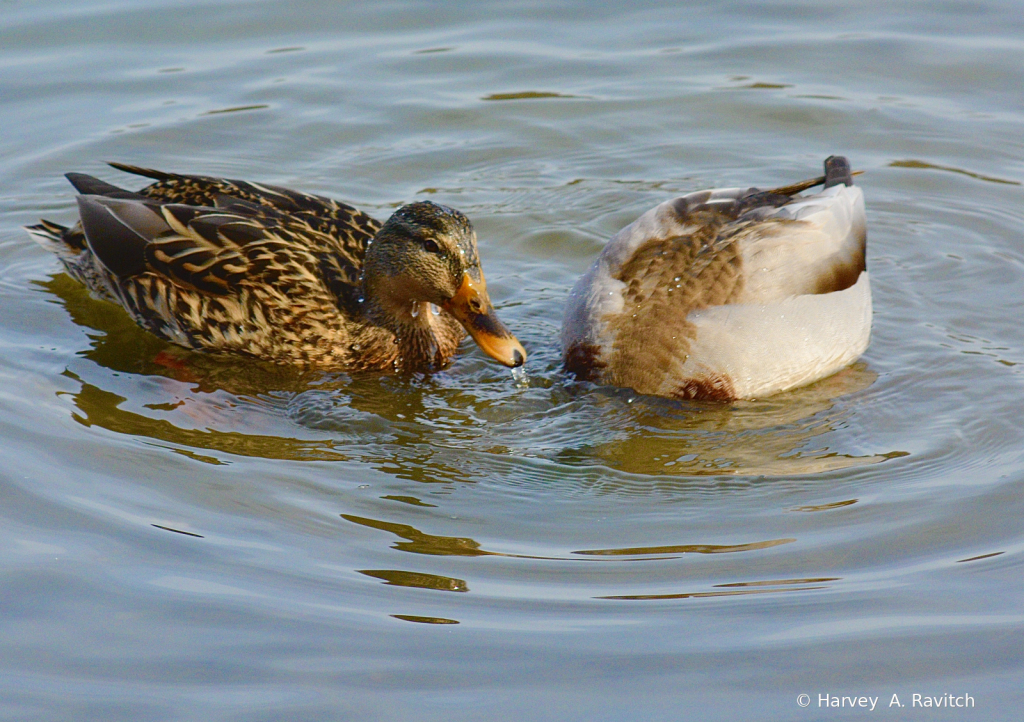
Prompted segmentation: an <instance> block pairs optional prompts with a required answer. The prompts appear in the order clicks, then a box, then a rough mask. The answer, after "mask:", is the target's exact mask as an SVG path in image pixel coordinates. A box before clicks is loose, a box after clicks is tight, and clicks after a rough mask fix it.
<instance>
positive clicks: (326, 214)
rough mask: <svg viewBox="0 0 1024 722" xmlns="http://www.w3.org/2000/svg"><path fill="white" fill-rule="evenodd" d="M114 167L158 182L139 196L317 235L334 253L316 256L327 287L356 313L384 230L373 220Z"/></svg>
mask: <svg viewBox="0 0 1024 722" xmlns="http://www.w3.org/2000/svg"><path fill="white" fill-rule="evenodd" d="M110 165H111V166H112V167H114V168H117V169H118V170H122V171H125V172H126V173H132V174H134V175H139V176H143V177H146V178H151V179H153V180H155V181H156V182H155V183H152V184H150V185H148V186H146V187H145V188H143V189H141V190H140V191H138V193H137V195H139V196H142V197H145V198H150V199H153V200H157V201H161V202H164V203H171V204H177V205H189V206H200V207H211V206H212V207H220V208H224V209H231V210H233V211H234V212H240V213H244V214H247V215H250V216H255V217H262V218H268V219H273V220H274V221H275V222H276V223H277V224H278V225H280V226H282V227H285V228H287V229H288V230H289V231H290V232H291V233H292V235H293V236H294V237H296V238H297V239H300V240H301V239H303V238H306V237H310V236H317V237H318V238H320V239H322V240H324V241H325V242H326V244H327V246H328V247H329V249H330V251H331V252H330V253H320V254H318V258H319V260H318V262H319V264H320V265H321V271H322V273H323V276H324V279H325V282H326V283H327V284H328V286H329V287H330V288H331V290H332V293H333V294H334V296H335V298H336V300H337V302H338V303H339V304H340V305H342V306H343V307H344V308H345V309H346V310H347V311H350V312H352V313H355V312H357V310H358V308H359V306H358V296H359V293H358V288H357V286H358V281H359V274H360V272H361V270H362V267H363V258H364V257H365V255H366V246H367V244H368V243H369V242H370V241H372V240H373V238H374V236H375V235H376V234H377V231H378V230H380V225H381V224H380V222H379V221H377V220H376V219H375V218H372V217H371V216H369V215H367V214H366V213H363V212H362V211H360V210H359V209H357V208H354V207H353V206H350V205H348V204H346V203H342V202H340V201H336V200H333V199H331V198H327V197H325V196H319V195H313V194H309V193H301V192H299V191H295V190H291V189H289V188H282V187H280V186H275V185H268V184H263V183H253V182H251V181H243V180H232V179H228V178H215V177H210V176H201V175H185V174H179V173H168V172H165V171H159V170H154V169H152V168H142V167H139V166H134V165H128V164H125V163H111V164H110ZM104 195H109V194H104Z"/></svg>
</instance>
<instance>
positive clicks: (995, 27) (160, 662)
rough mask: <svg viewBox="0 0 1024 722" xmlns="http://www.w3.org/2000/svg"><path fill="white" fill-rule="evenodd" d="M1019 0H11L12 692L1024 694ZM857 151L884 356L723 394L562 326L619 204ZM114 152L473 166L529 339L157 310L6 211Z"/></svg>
mask: <svg viewBox="0 0 1024 722" xmlns="http://www.w3.org/2000/svg"><path fill="white" fill-rule="evenodd" d="M1022 38H1024V21H1022V20H1021V15H1020V12H1019V7H1018V6H1017V5H1015V4H1013V3H1006V4H998V3H989V4H973V3H953V2H948V3H928V4H916V3H915V4H907V5H899V4H897V5H893V4H892V3H885V4H882V3H852V2H840V3H829V4H828V5H824V4H820V3H802V2H790V3H784V2H783V3H758V4H750V5H747V4H740V3H732V4H729V3H727V4H725V5H719V6H716V7H714V8H713V9H712V8H689V9H686V8H679V7H677V6H675V5H658V4H645V5H643V6H641V7H636V6H635V4H634V3H626V2H622V3H615V2H599V3H586V4H583V3H579V4H577V3H559V2H537V3H529V4H525V5H518V6H516V7H515V8H512V7H511V6H507V5H505V4H490V3H465V2H449V3H445V4H443V6H442V5H436V4H427V3H402V2H393V3H372V4H366V5H352V4H347V3H335V4H325V3H316V2H303V1H300V2H288V3H283V2H278V1H276V0H272V1H268V2H230V3H210V4H204V3H199V2H173V3H172V2H162V1H161V0H143V1H142V2H132V3H126V2H120V3H119V2H98V1H96V0H82V1H80V2H75V3H56V2H50V1H44V2H19V1H8V2H5V3H3V4H2V11H0V48H2V51H0V98H2V101H0V121H2V127H3V134H2V137H0V440H2V441H0V458H2V463H0V495H2V498H3V503H2V504H0V515H2V522H3V523H2V524H0V595H2V597H0V624H2V629H3V635H2V637H0V669H2V674H0V679H2V682H0V719H10V720H52V719H103V720H179V719H180V720H185V719H188V720H198V719H203V720H247V721H249V720H294V719H303V720H314V719H317V720H319V719H323V720H334V719H359V720H373V719H380V720H395V719H399V720H404V719H410V720H411V719H438V720H439V719H446V720H447V719H472V720H490V719H493V720H506V719H551V720H570V719H579V720H584V719H585V720H635V719H650V720H678V719H703V720H735V719H741V718H745V719H779V720H781V719H786V720H789V719H793V720H798V719H815V720H819V719H847V718H849V717H850V716H851V715H854V714H863V713H861V712H853V711H851V710H849V709H843V710H831V709H828V708H826V707H820V706H819V702H818V699H819V695H821V694H830V695H857V696H860V695H867V696H873V697H879V698H880V701H879V708H878V709H876V711H875V712H874V714H875V715H879V716H885V717H886V718H889V719H904V718H906V719H924V718H925V716H927V718H928V719H929V720H933V719H986V720H989V719H991V720H1002V719H1005V720H1011V719H1018V718H1019V714H1020V709H1021V706H1022V704H1024V692H1022V691H1021V690H1022V689H1024V685H1022V681H1024V651H1022V650H1024V637H1022V632H1024V604H1022V602H1021V599H1022V591H1024V583H1022V581H1021V579H1022V574H1021V566H1022V559H1024V533H1022V531H1021V521H1020V520H1021V519H1022V518H1024V502H1022V495H1021V491H1022V481H1024V458H1022V449H1024V431H1022V424H1021V421H1020V418H1021V417H1020V410H1021V397H1022V391H1024V389H1022V372H1021V370H1022V369H1024V365H1022V364H1024V342H1022V337H1021V324H1020V318H1021V317H1022V313H1024V301H1022V299H1024V294H1022V293H1021V289H1022V288H1024V246H1022V228H1024V210H1022V209H1024V188H1022V185H1021V184H1022V182H1024V141H1022V136H1021V128H1022V123H1024V114H1022V112H1021V86H1020V72H1019V71H1020V68H1021V67H1022V65H1024V40H1022ZM832 153H842V154H845V155H847V156H849V157H850V158H851V160H852V161H853V163H854V165H855V167H857V168H859V169H862V170H864V171H865V172H864V174H863V175H862V176H860V177H859V178H858V183H859V184H860V185H862V186H863V188H864V192H865V197H866V200H867V209H868V223H869V258H868V263H869V268H870V271H871V275H872V286H873V289H874V306H875V325H874V330H873V336H872V343H871V347H870V348H869V350H868V352H867V354H866V355H865V356H864V358H863V359H862V360H861V361H860V362H858V363H857V364H855V365H853V366H852V367H850V368H849V369H847V370H845V371H843V372H841V373H839V374H837V375H836V376H834V377H832V378H830V379H826V380H824V381H822V382H820V383H817V384H815V385H813V386H810V387H808V388H805V389H800V390H797V391H794V392H791V393H786V394H782V395H779V396H776V397H773V398H771V399H766V400H761V401H754V402H743V403H737V404H734V405H727V406H720V405H709V404H698V403H679V402H669V401H665V400H660V399H652V398H646V397H638V396H637V395H636V394H633V393H631V392H628V391H622V390H614V389H600V388H596V387H593V386H590V385H588V384H581V383H576V382H574V381H573V380H572V379H571V378H568V377H566V376H565V375H564V374H563V373H562V372H561V371H560V369H559V349H558V344H557V334H558V329H559V325H560V322H561V309H562V306H563V304H564V301H565V298H566V294H567V292H568V289H569V288H570V287H571V285H572V283H573V282H574V281H575V279H576V277H577V276H578V275H579V274H580V273H582V272H583V271H584V270H585V269H586V268H587V266H588V265H589V264H590V262H591V260H592V259H593V257H594V256H595V255H596V253H597V252H598V251H599V250H600V248H601V247H602V245H603V244H604V243H605V242H606V241H607V239H608V238H609V237H610V236H611V235H612V234H613V233H614V232H615V231H617V230H618V229H619V228H620V227H622V226H623V225H625V224H626V223H629V222H631V221H632V220H633V219H635V218H636V217H637V216H638V215H639V214H641V213H642V212H644V211H645V210H647V209H648V208H650V207H652V206H654V205H656V204H657V203H660V202H661V201H663V200H665V199H667V198H670V197H672V196H673V195H678V194H681V193H685V192H689V191H692V190H696V189H700V188H704V187H710V186H736V185H760V186H772V185H780V184H784V183H789V182H793V181H796V180H799V179H802V178H805V177H809V176H813V175H816V174H818V173H819V172H820V171H819V168H820V163H821V161H822V159H823V158H824V157H826V156H827V155H829V154H832ZM107 160H116V161H122V162H126V163H135V164H139V165H143V166H152V167H156V168H162V169H167V170H176V171H182V172H200V173H207V174H218V175H224V176H228V177H238V178H247V179H252V180H259V181H264V182H268V183H275V184H279V185H286V186H291V187H295V188H298V189H301V190H304V191H307V192H314V193H321V194H325V195H330V196H333V197H337V198H340V199H344V200H346V201H348V202H351V203H354V204H355V205H358V206H359V207H361V208H363V209H365V210H366V211H367V212H369V213H371V214H373V215H375V216H377V217H378V218H384V217H386V216H387V215H388V214H389V213H390V212H391V211H392V210H393V209H394V208H395V207H397V206H398V205H400V204H402V203H405V202H408V201H411V200H416V199H433V200H436V201H438V202H442V203H446V204H450V205H452V206H455V207H457V208H459V209H461V210H462V211H464V212H465V213H466V214H467V215H468V216H469V217H470V218H471V219H472V220H473V222H474V224H475V226H476V228H477V230H478V233H479V236H480V245H481V254H482V257H483V262H484V265H485V268H486V272H487V277H488V281H489V290H490V291H491V296H492V298H493V299H494V300H495V301H496V303H497V305H498V309H499V313H500V314H501V316H502V318H503V320H504V321H505V322H506V323H507V324H508V325H509V327H510V328H512V329H513V330H514V331H515V332H516V334H517V335H518V337H519V338H520V340H521V341H522V342H523V343H524V345H525V346H526V348H527V349H528V351H529V352H530V361H529V363H528V369H527V370H528V373H529V378H528V382H526V383H522V384H521V383H517V382H516V381H515V380H513V379H512V378H511V377H510V375H509V373H508V371H507V370H506V369H503V368H500V367H498V366H497V365H496V364H494V363H492V362H490V361H489V360H487V359H486V358H485V357H484V355H483V354H482V353H481V352H480V351H479V350H478V349H476V348H475V347H474V346H472V345H471V344H467V345H465V346H464V347H463V352H462V354H461V355H460V356H459V357H458V359H457V360H456V361H455V363H454V364H453V365H452V366H451V367H450V368H449V369H447V370H445V371H442V372H439V373H434V374H429V375H428V374H416V375H412V376H407V377H402V376H388V375H385V376H377V375H359V374H357V375H352V376H349V375H345V374H303V373H299V372H297V371H294V370H288V369H281V368H276V367H272V366H268V365H265V364H260V363H256V362H246V361H238V362H231V363H225V362H224V361H222V360H217V359H211V358H207V357H203V356H200V355H197V354H190V353H187V352H183V351H180V350H177V349H174V348H172V347H170V346H168V345H167V344H164V343H162V342H160V341H159V340H157V339H155V338H153V337H152V336H149V335H147V334H146V333H144V332H143V331H141V330H139V329H137V328H136V327H135V326H134V325H133V324H132V323H131V322H130V320H129V319H128V318H127V316H126V315H125V314H124V313H123V312H121V311H120V310H118V309H117V308H115V307H113V306H111V305H109V304H106V303H103V302H99V301H96V300H94V299H92V298H90V296H89V294H88V293H87V292H86V291H84V290H83V289H82V288H81V287H79V286H78V285H77V284H75V283H74V282H73V281H71V280H70V279H69V278H68V277H67V276H66V275H64V274H63V273H62V272H61V269H60V266H59V264H58V263H57V262H56V260H55V259H54V258H53V257H51V256H50V255H48V254H47V253H46V252H45V251H44V250H43V249H41V248H39V247H38V246H37V245H36V244H34V243H33V242H32V241H31V239H29V238H28V236H27V234H25V233H24V232H23V231H22V230H21V228H20V226H22V225H25V224H29V223H34V222H36V219H38V218H39V217H47V218H51V219H53V220H55V221H58V222H64V223H67V222H71V221H72V220H73V219H74V218H75V203H74V199H73V192H72V189H71V187H70V186H69V185H68V184H67V182H66V181H65V180H64V179H63V177H62V174H63V173H64V172H67V171H79V172H86V173H92V174H95V175H98V176H100V177H102V178H104V179H106V180H109V181H111V182H115V183H121V184H124V185H125V186H127V187H132V188H135V187H139V185H140V183H138V182H136V181H134V179H132V178H129V177H125V176H124V175H123V174H120V173H118V172H116V171H114V170H113V169H110V168H108V167H106V166H105V165H104V161H107ZM802 693H806V694H808V695H809V696H810V699H811V705H810V707H809V708H806V709H804V708H801V707H799V706H798V704H797V695H799V694H802ZM914 693H919V694H922V695H934V696H939V695H943V694H946V693H952V694H955V695H963V694H970V695H971V696H972V698H973V700H974V705H975V707H974V708H973V709H968V710H949V709H945V710H941V709H940V710H927V711H923V710H920V709H918V710H914V709H912V708H911V707H910V704H911V699H912V695H913V694H914ZM894 694H896V695H899V698H900V700H901V701H902V702H903V703H904V704H906V705H907V707H906V708H904V709H902V710H900V709H899V708H895V707H889V706H887V705H888V704H889V703H890V702H891V698H892V695H894Z"/></svg>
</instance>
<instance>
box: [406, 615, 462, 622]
mask: <svg viewBox="0 0 1024 722" xmlns="http://www.w3.org/2000/svg"><path fill="white" fill-rule="evenodd" d="M391 616H392V617H394V618H395V619H401V620H402V621H405V622H415V623H417V624H458V623H459V622H458V621H457V620H455V619H446V618H445V617H421V616H419V615H416V614H392V615H391Z"/></svg>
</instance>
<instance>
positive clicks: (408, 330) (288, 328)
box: [27, 163, 526, 371]
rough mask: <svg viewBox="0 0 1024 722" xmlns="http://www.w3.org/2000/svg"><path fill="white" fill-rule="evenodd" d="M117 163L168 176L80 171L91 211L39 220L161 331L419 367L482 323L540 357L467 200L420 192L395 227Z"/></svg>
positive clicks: (496, 350)
mask: <svg viewBox="0 0 1024 722" xmlns="http://www.w3.org/2000/svg"><path fill="white" fill-rule="evenodd" d="M111 165H112V166H114V167H115V168H117V169H119V170H122V171H126V172H128V173H133V174H136V175H141V176H145V177H147V178H151V179H153V180H155V181H156V182H155V183H152V184H151V185H149V186H147V187H145V188H143V189H142V190H139V191H128V190H125V189H123V188H119V187H117V186H114V185H111V184H110V183H106V182H105V181H102V180H99V179H97V178H93V177H92V176H88V175H84V174H81V173H68V174H67V178H68V180H69V181H71V183H72V185H74V187H75V188H76V189H77V190H78V192H79V193H80V195H79V196H78V197H77V200H78V208H79V215H80V221H79V222H78V223H76V224H75V225H74V226H73V227H70V228H68V227H65V226H61V225H58V224H56V223H52V222H50V221H46V220H43V221H41V222H40V223H39V224H38V225H35V226H31V227H29V228H28V229H27V230H28V231H29V232H30V233H31V234H32V236H33V237H34V238H35V239H36V240H37V241H38V242H39V243H41V244H42V245H43V246H45V247H46V248H48V249H50V250H52V251H54V252H55V253H56V254H57V256H58V257H59V258H60V260H61V261H62V262H63V264H64V267H65V268H66V269H67V272H68V273H69V274H70V275H71V276H72V277H73V278H75V279H77V280H78V281H80V282H82V283H83V284H85V285H86V286H87V287H88V288H89V289H90V290H91V291H92V292H93V294H94V295H96V296H99V297H100V298H104V299H107V300H110V301H113V302H115V303H118V304H120V305H121V306H122V307H124V309H125V310H126V311H127V312H128V313H129V314H130V315H131V316H132V318H133V319H134V320H135V321H136V322H137V323H138V324H139V325H140V326H142V327H143V328H145V329H147V330H149V331H151V332H152V333H154V334H155V335H157V336H159V337H160V338H163V339H165V340H167V341H171V342H173V343H176V344H179V345H181V346H184V347H186V348H190V349H194V350H198V351H207V352H215V353H226V354H239V355H244V356H251V357H256V358H260V359H264V360H268V361H272V362H276V363H281V364H294V365H300V366H324V367H332V368H338V369H344V370H351V371H358V370H384V369H395V370H398V371H411V370H419V369H430V368H439V367H443V366H445V365H447V364H448V363H449V362H450V361H451V359H452V357H453V356H454V354H455V353H456V350H457V348H458V346H459V343H460V342H461V341H462V339H463V338H465V336H466V333H467V331H468V333H469V334H470V335H471V336H472V337H473V339H474V340H475V341H476V342H477V344H478V345H479V346H480V348H481V349H483V351H484V352H485V353H487V354H488V355H489V356H491V357H492V358H493V359H495V360H496V361H498V362H499V363H502V364H504V365H506V366H509V367H512V368H516V367H519V366H521V365H522V364H523V363H524V362H525V360H526V351H525V350H524V349H523V347H522V345H521V344H520V343H519V341H518V340H516V338H515V336H513V335H512V333H510V332H509V330H508V329H507V328H506V327H505V326H504V325H503V324H502V323H501V321H500V320H498V318H497V316H496V315H495V312H494V307H493V305H492V304H491V301H490V298H489V297H488V295H487V286H486V282H485V280H484V274H483V270H482V269H481V267H480V257H479V253H478V251H477V239H476V233H475V232H474V230H473V226H472V224H471V223H470V221H469V219H468V218H466V216H464V215H463V214H462V213H460V212H459V211H457V210H455V209H453V208H448V207H446V206H443V205H440V204H437V203H433V202H430V201H421V202H416V203H410V204H409V205H406V206H403V207H401V208H399V209H398V210H397V211H395V213H394V214H393V215H392V216H391V218H389V219H388V220H387V222H385V223H384V224H383V225H382V224H380V223H379V222H377V221H376V220H374V219H373V218H371V217H370V216H368V215H366V214H365V213H363V212H362V211H359V210H357V209H355V208H353V207H351V206H348V205H345V204H344V203H339V202H338V201H334V200H331V199H329V198H324V197H322V196H315V195H308V194H305V193H299V192H297V191H293V190H289V189H287V188H280V187H277V186H270V185H263V184H258V183H251V182H247V181H236V180H226V179H222V178H209V177H205V176H195V175H178V174H174V173H164V172H162V171H156V170H152V169H148V168H139V167H136V166H130V165H124V164H121V163H111ZM431 305H433V306H434V307H435V308H436V309H439V310H438V312H437V313H433V312H430V311H429V310H428V309H429V308H430V306H431ZM425 310H427V312H426V313H424V312H423V311H425Z"/></svg>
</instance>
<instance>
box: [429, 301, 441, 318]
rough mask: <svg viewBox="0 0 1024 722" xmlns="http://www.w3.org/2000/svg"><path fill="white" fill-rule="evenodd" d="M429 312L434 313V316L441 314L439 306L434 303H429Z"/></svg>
mask: <svg viewBox="0 0 1024 722" xmlns="http://www.w3.org/2000/svg"><path fill="white" fill-rule="evenodd" d="M430 312H431V313H432V314H434V315H435V316H440V315H441V307H440V306H438V305H437V304H436V303H432V304H430Z"/></svg>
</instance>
